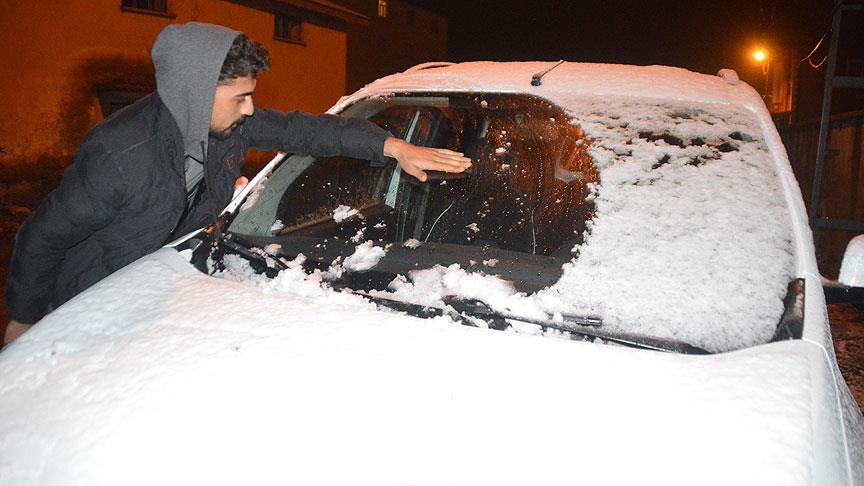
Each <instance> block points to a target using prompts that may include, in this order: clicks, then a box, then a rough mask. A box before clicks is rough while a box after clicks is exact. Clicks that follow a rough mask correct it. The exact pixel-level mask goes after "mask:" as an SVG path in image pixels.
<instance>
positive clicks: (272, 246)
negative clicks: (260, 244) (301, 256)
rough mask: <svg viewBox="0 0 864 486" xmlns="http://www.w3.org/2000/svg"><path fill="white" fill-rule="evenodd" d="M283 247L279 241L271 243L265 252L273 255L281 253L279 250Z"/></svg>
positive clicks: (265, 248)
mask: <svg viewBox="0 0 864 486" xmlns="http://www.w3.org/2000/svg"><path fill="white" fill-rule="evenodd" d="M281 249H282V245H280V244H279V243H270V244H269V245H267V246H265V247H264V253H266V254H268V255H271V256H272V255H276V254H277V253H279V250H281Z"/></svg>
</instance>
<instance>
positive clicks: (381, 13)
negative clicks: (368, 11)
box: [378, 0, 387, 17]
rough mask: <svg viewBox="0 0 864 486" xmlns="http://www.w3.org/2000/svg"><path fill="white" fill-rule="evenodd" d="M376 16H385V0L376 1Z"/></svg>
mask: <svg viewBox="0 0 864 486" xmlns="http://www.w3.org/2000/svg"><path fill="white" fill-rule="evenodd" d="M378 16H379V17H386V16H387V0H378Z"/></svg>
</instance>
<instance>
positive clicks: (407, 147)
mask: <svg viewBox="0 0 864 486" xmlns="http://www.w3.org/2000/svg"><path fill="white" fill-rule="evenodd" d="M384 155H386V156H387V157H393V158H395V159H396V160H398V161H399V166H401V167H402V170H404V171H405V172H407V173H408V174H411V175H412V176H414V177H416V178H417V179H419V180H420V181H422V182H426V172H424V171H427V170H437V171H441V172H462V171H463V170H465V169H467V168H468V167H471V159H469V158H467V157H465V156H464V155H463V154H462V153H460V152H454V151H452V150H447V149H436V148H428V147H418V146H416V145H412V144H410V143H408V142H406V141H404V140H402V139H400V138H395V137H389V138H388V139H387V140H386V141H385V142H384Z"/></svg>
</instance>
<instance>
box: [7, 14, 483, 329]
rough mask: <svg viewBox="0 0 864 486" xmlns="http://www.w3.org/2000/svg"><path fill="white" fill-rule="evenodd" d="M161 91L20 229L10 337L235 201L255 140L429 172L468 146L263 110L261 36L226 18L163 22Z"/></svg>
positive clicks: (155, 53) (79, 164) (129, 115)
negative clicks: (425, 143) (456, 148)
mask: <svg viewBox="0 0 864 486" xmlns="http://www.w3.org/2000/svg"><path fill="white" fill-rule="evenodd" d="M152 57H153V64H154V67H155V69H156V86H157V90H156V92H155V93H151V94H150V95H148V96H146V97H144V98H143V99H141V100H140V101H138V102H137V103H135V104H133V105H131V106H129V107H127V108H126V109H124V110H121V111H119V112H117V113H115V114H114V115H112V116H110V117H109V118H107V119H106V120H105V121H104V122H102V123H101V124H100V125H98V126H97V127H96V128H94V129H93V130H92V131H91V132H90V134H89V135H88V136H87V138H86V140H85V141H84V143H83V144H82V145H81V147H79V149H78V151H77V153H76V155H75V160H74V162H73V163H72V164H71V165H70V166H69V167H68V168H67V169H66V172H65V173H64V176H63V181H62V182H61V184H60V186H59V187H58V188H57V189H55V190H54V191H53V192H52V193H51V194H50V195H49V196H48V199H47V200H46V201H45V202H44V203H43V204H42V205H41V206H40V207H39V209H38V210H36V211H35V212H34V213H33V214H32V215H31V216H30V217H29V218H28V219H27V220H26V221H25V222H24V224H23V225H22V226H21V229H20V230H19V231H18V234H17V235H16V238H15V249H14V251H13V255H12V262H11V268H10V275H9V280H8V281H7V286H6V302H7V305H8V308H9V314H10V316H11V318H12V321H11V322H10V323H9V325H8V326H7V329H6V333H5V342H7V343H8V342H11V341H12V340H14V339H15V338H16V337H18V336H19V335H20V334H21V333H23V332H24V331H26V330H27V329H29V327H30V325H32V324H34V323H35V322H37V321H38V320H39V319H41V318H42V317H43V316H44V315H45V314H47V313H48V312H50V310H51V309H54V308H56V307H57V306H59V305H60V304H62V303H64V302H66V301H67V300H69V299H70V298H72V297H74V296H75V295H77V294H78V293H80V292H81V291H83V290H85V289H87V288H88V287H90V286H91V285H93V284H95V283H96V282H98V281H99V280H101V279H102V278H104V277H106V276H108V275H110V274H111V273H113V272H114V271H116V270H118V269H120V268H122V267H123V266H125V265H127V264H128V263H131V262H132V261H134V260H136V259H138V258H139V257H141V256H143V255H146V254H148V253H150V252H152V251H154V250H156V249H158V248H160V247H161V246H163V245H164V244H166V243H168V242H170V241H171V240H173V239H175V238H176V237H178V236H180V235H183V234H185V233H188V232H189V231H194V230H195V229H198V228H201V227H204V226H207V225H208V224H210V223H211V222H213V221H214V220H215V218H216V216H217V215H218V213H219V212H220V211H221V209H222V208H223V207H224V206H225V205H226V204H227V203H228V201H229V200H230V198H231V194H232V187H233V184H234V181H235V180H236V179H237V178H238V177H239V176H240V169H241V167H242V165H243V161H244V158H245V156H246V152H247V150H248V149H249V148H250V147H254V148H258V149H261V150H282V151H285V152H289V153H301V154H308V155H313V156H332V155H344V156H349V157H356V158H363V159H368V160H372V162H373V163H377V164H383V163H385V157H395V158H396V159H397V160H398V162H399V164H400V166H401V167H402V170H404V171H405V172H407V173H408V174H411V175H413V176H415V177H417V178H418V179H420V180H425V179H426V174H425V173H424V172H423V171H424V170H438V171H448V172H461V171H463V170H464V169H465V168H467V167H468V166H469V165H470V161H469V160H468V159H467V158H465V157H463V156H462V154H460V153H456V152H452V151H449V150H445V149H430V148H424V147H416V146H414V145H411V144H409V143H406V142H404V141H402V140H399V139H396V138H393V137H390V136H389V134H388V133H387V132H386V131H384V130H382V129H381V128H379V127H377V126H376V125H374V124H372V123H369V122H365V121H360V120H350V119H345V118H340V117H336V116H332V115H322V116H312V115H309V114H306V113H301V112H291V113H280V112H276V111H272V110H255V106H254V104H253V102H252V93H253V92H254V90H255V84H256V76H257V75H258V74H259V73H261V72H263V71H266V70H267V69H268V68H269V66H270V59H269V55H268V53H267V51H266V49H264V47H262V46H261V45H260V44H258V43H257V42H255V41H252V40H250V39H248V38H247V37H246V36H245V35H243V34H241V33H239V32H236V31H233V30H230V29H226V28H224V27H220V26H216V25H209V24H202V23H195V22H192V23H188V24H184V25H170V26H168V27H166V28H165V29H164V30H163V31H162V32H161V33H160V34H159V37H158V38H157V39H156V42H155V43H154V44H153V49H152Z"/></svg>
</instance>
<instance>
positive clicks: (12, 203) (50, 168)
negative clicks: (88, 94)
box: [0, 161, 864, 409]
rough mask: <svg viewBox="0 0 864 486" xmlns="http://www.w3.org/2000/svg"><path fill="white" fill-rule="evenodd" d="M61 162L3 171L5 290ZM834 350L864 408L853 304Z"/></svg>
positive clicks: (860, 325) (836, 328) (861, 318)
mask: <svg viewBox="0 0 864 486" xmlns="http://www.w3.org/2000/svg"><path fill="white" fill-rule="evenodd" d="M60 164H62V163H61V162H57V161H45V163H43V164H41V165H39V166H38V167H36V168H28V169H27V171H26V172H24V171H21V170H15V169H14V168H12V169H6V168H3V170H0V283H2V284H3V288H4V289H5V282H6V277H7V276H8V273H9V264H8V262H9V259H10V256H11V254H12V246H13V242H14V239H15V232H16V231H17V230H18V227H19V226H20V225H21V223H22V222H23V221H24V219H25V218H26V217H27V215H29V213H30V212H31V211H32V210H35V209H36V207H38V205H39V203H40V202H41V201H42V199H44V197H45V196H46V195H47V194H48V192H49V191H50V190H51V189H52V188H53V187H55V186H56V184H57V183H58V182H59V180H60V174H61V171H60V170H59V169H58V168H57V167H62V165H60ZM828 315H829V318H830V321H831V333H832V335H833V336H834V348H835V350H836V352H837V359H838V362H839V363H840V370H841V371H842V373H843V376H844V377H845V379H846V382H847V383H848V384H849V388H850V389H851V390H852V394H853V396H854V397H855V399H856V400H857V402H858V406H859V407H861V408H862V409H864V310H861V309H857V308H856V307H854V306H852V305H849V304H834V305H829V306H828ZM8 320H9V317H8V313H7V311H6V302H5V297H4V299H2V300H0V331H2V330H5V325H6V322H8Z"/></svg>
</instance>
